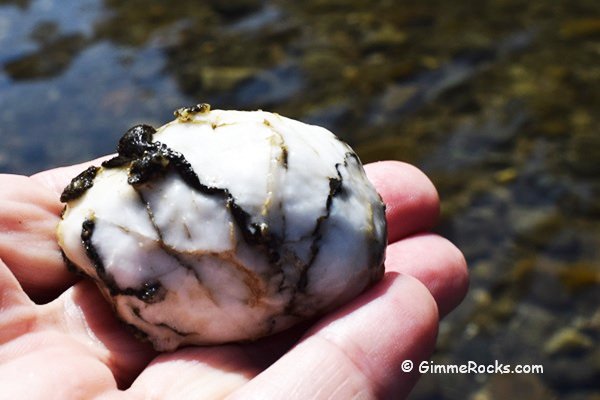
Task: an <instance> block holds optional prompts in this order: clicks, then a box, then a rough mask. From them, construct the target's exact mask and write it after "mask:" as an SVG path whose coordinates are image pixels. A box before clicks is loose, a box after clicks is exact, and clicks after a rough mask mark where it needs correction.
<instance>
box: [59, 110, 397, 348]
mask: <svg viewBox="0 0 600 400" xmlns="http://www.w3.org/2000/svg"><path fill="white" fill-rule="evenodd" d="M176 115H177V119H176V120H175V121H173V122H170V123H168V124H166V125H164V126H162V127H160V128H158V129H154V128H152V127H150V126H147V125H138V126H135V127H133V128H131V129H130V130H129V131H127V133H126V134H125V135H124V136H123V138H122V139H121V140H120V142H119V146H118V152H119V154H118V155H117V156H116V157H114V158H112V159H110V160H108V161H106V162H104V163H103V164H102V166H101V167H91V168H89V169H87V170H86V171H84V172H83V173H82V174H80V175H79V176H77V177H76V178H74V179H73V181H72V182H71V184H70V185H69V186H67V188H65V190H64V192H63V195H62V197H61V200H62V201H64V202H66V203H67V206H66V208H65V211H64V214H63V220H62V221H61V223H60V225H59V227H58V238H59V244H60V246H61V248H62V249H63V251H64V254H65V256H66V257H67V259H68V260H69V261H71V262H72V263H73V264H74V266H75V267H76V268H77V269H78V270H80V271H82V272H83V273H84V274H86V275H88V276H89V277H91V278H92V279H94V280H95V281H96V283H97V285H98V286H99V288H100V289H101V291H102V293H103V294H104V296H105V297H106V298H107V299H108V300H109V301H110V302H111V303H112V304H113V305H114V308H115V310H116V312H117V314H118V316H119V317H120V318H121V319H122V320H123V321H124V322H125V323H127V324H129V325H131V326H133V327H135V328H136V330H138V331H139V333H140V336H142V337H145V338H147V339H148V340H150V341H151V342H152V343H153V344H154V347H155V348H156V349H158V350H173V349H175V348H177V347H178V346H181V345H187V344H217V343H224V342H232V341H244V340H252V339H256V338H259V337H262V336H265V335H269V334H272V333H275V332H278V331H281V330H283V329H285V328H288V327H290V326H291V325H293V324H295V323H297V322H299V321H301V320H303V319H306V318H309V317H312V316H315V315H318V314H321V313H323V312H326V311H328V310H331V309H332V308H334V307H337V306H339V305H341V304H343V303H344V302H347V301H348V300H350V299H351V298H353V297H355V296H356V295H358V294H359V293H361V292H362V291H363V290H364V289H365V288H367V287H368V286H370V285H371V284H373V283H374V282H376V281H378V280H379V279H380V278H381V277H382V275H383V260H384V252H385V247H386V224H385V213H384V205H383V203H382V201H381V198H380V197H379V195H378V194H377V192H376V191H375V189H374V188H373V186H372V185H371V184H370V183H369V181H368V180H367V178H366V175H365V173H364V170H363V168H362V165H361V163H360V161H359V159H358V157H357V156H356V154H355V153H354V152H353V151H352V149H351V148H350V147H349V146H348V145H347V144H345V143H343V142H342V141H340V140H339V139H338V138H337V137H336V136H335V135H333V134H332V133H331V132H329V131H327V130H326V129H324V128H320V127H317V126H312V125H307V124H303V123H301V122H298V121H295V120H291V119H288V118H285V117H282V116H279V115H276V114H271V113H268V112H263V111H255V112H241V111H223V110H214V111H211V110H210V107H209V106H208V105H206V104H202V105H198V106H195V107H191V108H184V109H180V110H178V111H177V112H176Z"/></svg>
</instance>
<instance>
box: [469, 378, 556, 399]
mask: <svg viewBox="0 0 600 400" xmlns="http://www.w3.org/2000/svg"><path fill="white" fill-rule="evenodd" d="M519 398H522V399H531V400H537V399H539V400H542V399H544V400H545V399H553V398H556V394H555V393H553V392H552V390H550V389H549V388H548V387H546V386H545V385H544V383H543V382H542V380H541V379H540V378H538V377H537V376H536V375H499V374H498V375H494V376H492V377H491V378H490V380H489V381H488V382H487V383H486V385H485V386H484V387H483V388H482V389H481V390H480V391H478V392H477V393H476V394H475V395H474V396H473V397H472V398H471V399H472V400H504V399H519Z"/></svg>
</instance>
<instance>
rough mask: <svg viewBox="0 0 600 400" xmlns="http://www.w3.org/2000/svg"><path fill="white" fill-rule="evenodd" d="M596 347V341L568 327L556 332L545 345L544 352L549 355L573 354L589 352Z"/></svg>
mask: <svg viewBox="0 0 600 400" xmlns="http://www.w3.org/2000/svg"><path fill="white" fill-rule="evenodd" d="M593 346H594V341H593V340H592V339H591V338H590V337H588V336H587V335H584V334H583V333H581V332H579V331H578V330H577V329H575V328H572V327H566V328H563V329H561V330H560V331H558V332H556V333H555V334H554V335H552V336H551V337H550V339H548V340H547V341H546V342H545V343H544V352H546V353H547V354H549V355H557V354H571V353H581V352H585V351H588V350H589V349H591V348H592V347H593Z"/></svg>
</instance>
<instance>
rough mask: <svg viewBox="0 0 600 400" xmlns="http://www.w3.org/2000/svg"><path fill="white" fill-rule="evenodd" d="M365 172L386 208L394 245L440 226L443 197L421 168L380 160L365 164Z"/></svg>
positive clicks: (390, 240)
mask: <svg viewBox="0 0 600 400" xmlns="http://www.w3.org/2000/svg"><path fill="white" fill-rule="evenodd" d="M365 171H366V172H367V176H368V178H369V180H370V181H371V182H372V183H373V184H374V185H375V187H376V188H377V191H378V192H379V194H380V195H381V197H382V199H383V202H384V203H385V205H386V218H387V221H388V240H389V242H390V243H392V242H395V241H397V240H399V239H401V238H403V237H406V236H408V235H411V234H414V233H418V232H422V231H427V230H429V229H431V228H432V227H433V226H434V225H435V224H436V222H437V219H438V216H439V209H440V204H439V197H438V194H437V191H436V189H435V187H434V186H433V183H431V181H430V180H429V178H427V176H426V175H425V174H424V173H423V172H421V171H420V170H419V169H418V168H416V167H414V166H412V165H410V164H406V163H403V162H400V161H380V162H376V163H372V164H367V165H365Z"/></svg>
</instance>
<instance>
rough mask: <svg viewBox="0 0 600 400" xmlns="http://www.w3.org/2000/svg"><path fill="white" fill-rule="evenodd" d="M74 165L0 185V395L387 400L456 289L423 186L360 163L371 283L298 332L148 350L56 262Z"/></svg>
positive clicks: (459, 274)
mask: <svg viewBox="0 0 600 400" xmlns="http://www.w3.org/2000/svg"><path fill="white" fill-rule="evenodd" d="M96 163H97V162H96ZM84 167H85V166H84V165H79V166H73V167H66V168H60V169H55V170H51V171H46V172H42V173H40V174H37V175H34V176H32V177H24V176H16V175H1V176H0V187H1V188H2V192H1V193H0V259H1V261H0V388H2V390H1V391H0V397H2V398H10V399H25V398H27V399H36V398H44V399H49V398H57V399H75V398H83V399H91V398H102V399H112V398H125V399H147V398H156V399H185V398H193V399H199V398H207V399H215V398H223V397H227V396H230V398H234V399H320V398H328V399H329V398H332V399H349V398H356V397H360V398H373V399H375V398H393V399H398V398H402V397H404V396H406V395H407V394H408V392H409V391H410V389H411V388H412V386H413V385H414V383H415V381H416V380H417V378H418V371H417V369H416V368H415V369H413V371H412V372H410V373H406V372H402V370H401V368H400V365H401V363H402V361H404V360H407V359H408V360H412V361H413V362H414V365H415V366H416V365H418V363H419V362H420V361H421V360H424V359H427V358H428V357H429V355H430V354H431V353H432V351H433V349H434V345H435V339H436V333H437V327H438V320H439V318H440V317H441V316H443V315H445V314H446V313H448V312H449V311H450V310H452V309H453V308H454V307H456V305H457V304H458V303H459V302H460V301H461V300H462V298H463V296H464V295H465V292H466V289H467V285H468V283H467V282H468V278H467V273H466V265H465V261H464V258H463V256H462V254H461V253H460V251H459V250H458V249H456V248H455V247H454V246H453V245H452V244H451V243H450V242H448V241H447V240H445V239H443V238H441V237H439V236H437V235H435V234H431V233H426V232H427V230H428V229H430V228H431V227H432V226H433V224H434V223H435V221H436V219H437V217H438V210H439V203H438V197H437V193H436V191H435V188H434V187H433V185H432V184H431V182H430V181H429V180H428V179H427V178H426V177H425V176H424V175H423V174H422V173H421V172H420V171H418V170H417V169H416V168H414V167H411V166H409V165H407V164H403V163H399V162H381V163H376V164H371V165H368V166H367V167H366V169H367V173H368V175H369V178H370V179H371V181H372V182H373V183H374V184H375V185H376V187H377V189H378V191H379V192H380V194H381V195H382V197H383V199H384V201H385V203H386V204H387V218H388V221H389V241H390V245H389V246H388V249H387V261H386V274H385V276H384V278H383V280H382V281H381V282H379V283H378V284H377V285H376V286H374V287H373V288H371V289H370V290H368V291H367V292H366V293H364V294H363V295H361V296H360V297H358V298H356V299H355V300H354V301H352V302H351V303H349V304H347V305H345V306H343V307H342V308H340V309H338V310H336V311H334V312H332V313H330V314H328V315H326V316H324V317H322V318H321V319H319V320H317V321H316V322H313V323H312V324H305V325H304V326H300V327H296V328H294V329H291V330H289V331H286V332H283V333H280V334H278V335H275V336H273V337H269V338H264V339H261V340H259V341H257V342H255V343H251V344H231V345H223V346H214V347H189V348H183V349H180V350H177V351H175V352H172V353H164V354H157V353H156V352H155V351H154V350H152V348H151V347H150V346H149V345H148V344H145V343H140V342H138V341H137V340H135V339H134V338H133V336H132V335H131V334H130V333H129V332H128V331H127V330H126V329H125V328H124V327H123V326H122V325H121V324H120V323H119V322H118V321H117V320H116V318H115V317H114V316H113V314H112V311H111V309H110V306H109V305H108V303H107V302H106V301H105V300H104V299H103V298H102V297H101V295H100V294H99V291H98V290H97V289H96V287H95V286H94V285H93V284H92V283H91V282H89V281H88V280H87V279H84V280H78V279H77V278H76V277H75V276H73V275H72V274H71V273H69V272H67V270H66V268H65V265H64V262H63V260H62V258H61V255H60V251H59V249H58V247H57V244H56V239H55V228H56V224H57V223H58V220H59V214H60V212H61V210H62V207H63V206H62V204H61V203H59V201H58V197H59V194H60V192H61V191H62V189H63V187H64V186H65V185H66V184H67V183H68V182H69V180H70V179H71V178H72V177H73V176H75V175H76V174H77V173H79V172H80V171H81V170H83V168H84Z"/></svg>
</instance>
